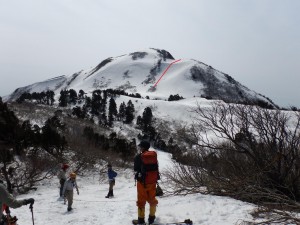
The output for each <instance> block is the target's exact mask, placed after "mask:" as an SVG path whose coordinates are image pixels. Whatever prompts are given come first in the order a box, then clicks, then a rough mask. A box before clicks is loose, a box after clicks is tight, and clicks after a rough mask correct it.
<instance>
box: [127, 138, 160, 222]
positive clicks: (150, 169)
mask: <svg viewBox="0 0 300 225" xmlns="http://www.w3.org/2000/svg"><path fill="white" fill-rule="evenodd" d="M138 146H139V147H140V150H141V153H140V154H138V155H137V156H135V158H134V171H135V172H136V173H135V179H136V180H137V202H136V203H137V207H138V220H134V221H132V222H133V223H137V224H144V223H145V205H146V201H147V202H148V203H149V205H150V213H149V218H148V222H149V224H152V223H153V222H154V220H155V212H156V205H157V204H158V201H157V199H156V198H155V194H156V183H157V180H158V179H159V172H158V162H157V154H156V152H155V151H149V148H150V143H149V142H148V141H141V143H140V144H139V145H138Z"/></svg>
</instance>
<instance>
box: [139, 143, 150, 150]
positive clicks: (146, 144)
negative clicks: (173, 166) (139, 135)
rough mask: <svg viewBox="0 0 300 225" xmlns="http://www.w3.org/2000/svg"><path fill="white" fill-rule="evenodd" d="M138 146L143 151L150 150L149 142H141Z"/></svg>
mask: <svg viewBox="0 0 300 225" xmlns="http://www.w3.org/2000/svg"><path fill="white" fill-rule="evenodd" d="M138 146H139V147H141V148H142V149H146V150H148V149H149V148H150V143H149V142H148V141H141V142H140V143H139V145H138Z"/></svg>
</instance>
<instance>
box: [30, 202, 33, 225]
mask: <svg viewBox="0 0 300 225" xmlns="http://www.w3.org/2000/svg"><path fill="white" fill-rule="evenodd" d="M29 209H30V211H31V216H32V224H33V225H34V217H33V203H31V204H30V206H29Z"/></svg>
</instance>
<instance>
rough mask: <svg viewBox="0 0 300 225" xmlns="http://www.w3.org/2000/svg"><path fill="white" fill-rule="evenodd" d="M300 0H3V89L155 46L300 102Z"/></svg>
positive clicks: (287, 101)
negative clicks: (299, 10)
mask: <svg viewBox="0 0 300 225" xmlns="http://www.w3.org/2000/svg"><path fill="white" fill-rule="evenodd" d="M299 7H300V2H299V1H297V0H289V1H281V0H264V1H261V0H252V1H248V0H247V1H246V0H226V1H224V0H210V1H206V0H188V1H182V0H164V1H161V0H151V1H150V0H146V1H140V0H126V1H123V0H115V1H111V0H101V1H99V0H88V1H80V0H51V1H39V0H27V1H22V0H13V1H4V0H3V1H1V0H0V33H1V35H0V78H1V82H0V95H1V96H3V95H7V94H9V93H11V92H12V91H14V89H15V88H17V87H20V86H25V85H28V84H31V83H34V82H38V81H42V80H44V79H48V78H52V77H55V76H59V75H63V74H64V75H70V74H73V73H74V72H77V71H79V70H81V69H88V68H91V67H94V66H96V65H97V64H98V63H99V62H101V61H102V60H103V59H106V58H108V57H110V56H118V55H121V54H125V53H130V52H134V51H137V50H141V49H145V48H149V47H154V48H162V49H166V50H168V51H170V53H171V54H172V55H173V56H174V57H175V58H187V59H191V58H192V59H197V60H199V61H202V62H204V63H206V64H209V65H211V66H213V67H214V68H216V69H218V70H221V71H222V72H225V73H228V74H229V75H231V76H232V77H233V78H234V79H236V80H237V81H239V82H240V83H242V84H244V85H245V86H247V87H249V88H250V89H253V90H254V91H257V92H259V93H261V94H263V95H265V96H267V97H269V98H271V99H272V100H273V101H274V102H275V103H277V104H279V105H280V106H291V105H294V106H297V107H300V102H299V99H300V91H298V85H299V84H300V76H299V72H300V66H299V63H298V61H299V59H300V42H299V40H300V28H299V24H300V15H299V13H298V11H297V10H298V9H299Z"/></svg>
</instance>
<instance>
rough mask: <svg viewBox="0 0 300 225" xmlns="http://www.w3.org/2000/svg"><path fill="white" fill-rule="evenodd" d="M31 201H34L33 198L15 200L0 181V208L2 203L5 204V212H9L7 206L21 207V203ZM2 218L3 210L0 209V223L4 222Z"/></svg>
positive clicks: (31, 202) (25, 203)
mask: <svg viewBox="0 0 300 225" xmlns="http://www.w3.org/2000/svg"><path fill="white" fill-rule="evenodd" d="M33 203H34V199H33V198H28V199H23V200H16V199H15V198H14V197H13V196H12V195H11V194H10V193H8V191H7V190H6V187H5V185H4V184H3V182H2V181H0V206H1V208H2V206H3V204H5V205H6V212H7V213H9V209H8V208H7V206H8V207H11V208H14V209H15V208H19V207H21V206H22V205H27V204H33ZM2 219H3V212H2V210H0V224H5V223H4V221H3V220H2Z"/></svg>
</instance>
